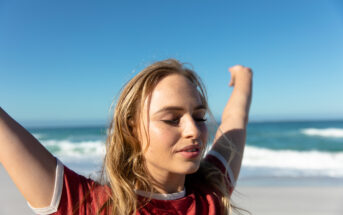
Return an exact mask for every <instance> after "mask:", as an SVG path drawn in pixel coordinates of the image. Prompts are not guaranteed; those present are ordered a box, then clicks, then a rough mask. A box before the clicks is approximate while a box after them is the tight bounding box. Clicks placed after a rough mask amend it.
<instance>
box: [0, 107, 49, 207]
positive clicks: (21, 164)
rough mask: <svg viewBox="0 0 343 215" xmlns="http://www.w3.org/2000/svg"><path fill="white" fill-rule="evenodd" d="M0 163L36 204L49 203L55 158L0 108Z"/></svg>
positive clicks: (40, 205) (27, 197) (33, 203)
mask: <svg viewBox="0 0 343 215" xmlns="http://www.w3.org/2000/svg"><path fill="white" fill-rule="evenodd" d="M0 163H1V164H2V165H3V166H4V168H5V169H6V170H7V172H8V174H9V175H10V177H11V178H12V180H13V182H14V183H15V184H16V186H17V187H18V189H19V190H20V192H21V193H22V194H23V195H24V197H25V199H26V200H27V201H28V202H29V203H30V204H31V205H32V206H33V207H37V208H42V207H47V206H49V204H50V202H51V198H52V196H53V192H54V182H55V169H56V159H55V157H54V156H53V155H52V154H50V153H49V152H48V151H47V150H46V149H45V148H44V147H43V146H42V145H41V144H40V143H39V141H38V140H36V139H35V138H34V137H33V136H32V135H31V134H30V133H29V132H28V131H27V130H25V129H24V128H23V127H22V126H21V125H19V123H17V122H16V121H15V120H13V119H12V118H11V117H10V116H9V115H8V114H7V113H6V112H5V111H4V110H3V109H2V108H1V107H0Z"/></svg>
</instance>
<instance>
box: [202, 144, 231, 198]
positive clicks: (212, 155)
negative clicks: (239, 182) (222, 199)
mask: <svg viewBox="0 0 343 215" xmlns="http://www.w3.org/2000/svg"><path fill="white" fill-rule="evenodd" d="M205 160H206V161H208V162H210V163H212V164H213V165H215V166H216V167H218V169H220V171H221V172H222V173H223V174H224V175H225V176H226V177H227V179H228V181H229V192H230V195H231V193H232V192H233V190H234V187H235V186H236V181H235V178H234V175H233V172H232V170H231V168H230V165H229V163H228V162H227V161H226V160H225V158H224V157H223V156H222V155H221V154H220V153H219V152H217V151H215V150H213V149H211V150H210V151H209V152H208V153H207V154H206V157H205Z"/></svg>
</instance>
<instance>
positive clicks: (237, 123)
mask: <svg viewBox="0 0 343 215" xmlns="http://www.w3.org/2000/svg"><path fill="white" fill-rule="evenodd" d="M229 71H230V72H231V75H232V80H231V83H230V85H231V86H234V90H233V93H232V95H231V97H230V99H229V101H228V103H227V105H226V107H225V109H224V112H223V116H222V123H221V125H220V129H221V131H222V132H220V131H218V132H217V135H216V139H215V143H214V146H213V147H214V149H215V150H216V151H218V152H219V153H220V154H222V155H223V156H224V157H225V158H226V159H227V160H228V159H229V156H230V154H229V153H228V151H227V149H226V148H225V144H227V142H225V141H223V139H222V136H223V134H225V135H226V136H227V137H228V138H229V139H231V140H233V143H234V144H235V146H236V148H237V149H238V150H239V151H240V152H241V153H243V150H244V145H245V135H246V134H245V133H246V132H245V131H246V125H247V120H248V113H249V108H250V102H251V91H252V89H251V88H252V72H251V70H250V69H249V68H246V67H243V66H239V65H238V66H234V67H231V68H230V69H229ZM192 93H193V92H192V90H191V89H190V90H189V94H190V96H191V94H192ZM174 102H176V103H177V102H180V103H179V106H180V105H181V106H182V110H181V112H180V113H179V116H180V115H181V116H182V117H183V118H181V117H180V120H179V122H180V127H174V128H173V129H174V130H172V131H171V130H170V127H168V129H169V131H168V130H164V132H171V133H164V134H168V135H170V137H171V138H176V139H177V140H182V141H174V142H173V141H172V142H169V145H168V146H167V148H164V152H165V153H164V155H168V156H172V157H173V159H174V158H175V159H174V160H173V162H174V164H175V165H172V168H174V169H170V170H165V169H163V168H161V167H160V166H158V162H154V160H151V162H150V164H149V165H150V166H148V169H149V170H151V171H152V172H154V175H155V176H156V178H155V179H156V181H157V182H159V183H158V188H157V190H158V191H159V192H161V193H172V192H177V191H180V190H182V189H183V184H184V176H185V174H188V173H191V172H194V171H196V169H197V166H198V165H199V159H198V158H195V159H184V158H183V157H182V156H179V154H177V153H176V152H177V151H178V150H179V149H181V148H182V147H185V146H188V145H190V144H200V143H202V144H203V143H204V139H206V138H205V134H206V135H207V131H205V130H204V127H202V122H201V120H200V118H201V117H202V115H203V112H204V110H203V109H201V108H199V103H198V102H199V101H198V100H197V99H194V100H192V101H189V102H186V103H183V102H184V101H181V100H177V99H176V100H174ZM156 111H158V110H156ZM156 111H155V112H152V111H151V112H150V113H151V114H154V113H156ZM174 113H175V112H174ZM169 116H170V115H168V113H165V115H163V116H162V115H159V116H158V115H150V116H149V117H150V126H151V127H150V128H149V129H163V128H162V127H160V128H158V127H156V126H157V124H160V125H162V124H163V123H164V124H165V123H168V122H166V120H167V121H168V120H174V119H167V117H169ZM173 116H174V115H173ZM158 117H160V118H158ZM161 117H162V118H161ZM163 117H164V118H163ZM163 120H164V122H163ZM154 123H155V125H154ZM165 125H167V124H165ZM165 125H164V126H165ZM169 125H170V124H169ZM154 126H155V127H154ZM164 128H166V127H164ZM155 134H156V135H157V136H155V137H154V138H155V139H156V140H158V139H159V138H160V136H158V135H159V134H158V133H155ZM174 140H175V139H174ZM173 143H177V144H173ZM150 150H151V149H150ZM150 152H151V151H150ZM148 153H149V151H148ZM241 161H242V157H241V156H235V158H234V160H233V162H231V168H232V170H233V172H234V175H235V178H236V179H237V178H238V175H239V170H240V166H241ZM180 162H181V163H183V164H186V165H185V166H184V167H182V168H181V169H180V168H178V167H177V164H178V163H180ZM0 163H1V164H2V165H3V166H4V168H5V169H6V171H7V172H8V174H9V175H10V177H11V178H12V180H13V181H14V183H15V184H16V186H17V187H18V189H19V190H20V192H21V193H22V194H23V196H24V197H25V198H26V200H27V201H28V202H29V203H30V204H31V205H32V206H33V207H36V208H42V207H47V206H49V205H50V202H51V198H52V195H53V189H54V180H55V169H56V159H55V157H54V156H53V155H52V154H50V153H49V152H48V151H47V150H46V149H45V148H44V147H43V146H42V145H41V144H40V142H39V141H38V140H37V139H35V138H34V137H33V136H32V135H31V134H30V133H29V132H28V131H26V130H25V129H24V128H23V127H22V126H20V125H19V124H18V123H17V122H16V121H15V120H14V119H12V118H11V117H10V116H9V115H8V114H7V113H6V112H5V111H4V110H3V109H2V108H0ZM167 178H168V179H169V180H172V181H173V183H171V184H169V185H168V183H166V181H165V180H166V179H167Z"/></svg>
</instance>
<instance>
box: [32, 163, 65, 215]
mask: <svg viewBox="0 0 343 215" xmlns="http://www.w3.org/2000/svg"><path fill="white" fill-rule="evenodd" d="M56 161H57V165H56V175H55V185H54V194H53V196H52V199H51V202H50V205H49V206H48V207H45V208H34V207H32V206H31V205H30V203H29V202H27V204H28V205H29V207H30V208H31V209H32V210H33V212H34V213H36V214H40V215H47V214H52V213H55V212H56V211H57V209H58V206H59V204H60V200H61V196H62V188H63V174H64V166H63V164H62V162H61V161H60V160H58V159H57V158H56Z"/></svg>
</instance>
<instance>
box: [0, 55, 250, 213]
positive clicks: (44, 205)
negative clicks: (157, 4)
mask: <svg viewBox="0 0 343 215" xmlns="http://www.w3.org/2000/svg"><path fill="white" fill-rule="evenodd" d="M229 71H230V72H231V82H230V84H229V85H230V86H234V90H233V92H232V95H231V97H230V99H229V101H228V103H227V105H226V107H225V109H224V112H223V115H222V121H221V124H220V126H219V129H218V131H217V133H216V136H215V139H214V142H213V145H212V148H211V150H210V151H209V152H208V153H207V154H205V148H206V145H207V144H206V143H207V138H208V134H207V133H208V132H207V126H206V124H205V121H206V119H205V116H206V114H207V113H208V106H207V101H206V94H205V91H204V88H203V86H202V84H201V81H200V79H199V78H198V77H197V75H196V74H195V73H194V72H193V71H191V70H190V69H187V68H185V67H184V66H183V65H182V64H180V63H179V62H178V61H176V60H173V59H169V60H165V61H160V62H157V63H154V64H152V65H150V66H149V67H147V68H145V69H144V70H143V71H141V72H140V73H139V74H137V75H136V76H135V77H134V78H133V79H132V80H130V81H129V82H128V83H127V84H126V86H125V87H124V89H123V91H122V93H121V96H120V98H119V99H118V101H117V105H116V108H115V112H114V117H113V120H112V122H111V125H110V127H109V132H108V138H107V143H106V144H107V152H106V157H105V162H104V172H105V177H104V178H106V180H105V182H104V183H105V184H104V185H101V184H100V183H97V182H94V181H92V180H90V179H86V178H85V177H83V176H80V175H78V174H76V173H74V172H73V171H71V170H70V169H68V168H67V167H65V166H64V165H63V164H62V163H61V162H60V161H59V160H58V159H56V158H55V157H54V156H53V155H51V154H50V153H49V152H48V151H47V150H46V149H45V148H44V147H43V146H42V145H41V144H40V143H39V142H38V141H37V140H36V139H35V138H34V137H33V136H32V135H31V134H30V133H28V132H27V131H26V130H25V129H24V128H23V127H21V126H20V125H19V124H18V123H16V122H15V121H14V120H13V119H11V118H10V117H9V116H8V115H7V114H6V113H5V112H4V111H3V110H2V109H1V108H0V131H1V132H0V162H1V163H2V164H3V166H4V167H5V169H6V170H7V171H8V173H9V175H10V177H11V178H12V180H13V181H14V183H15V184H16V186H17V187H18V189H19V190H20V191H21V193H22V194H23V195H24V197H25V198H26V199H27V201H28V203H29V205H30V206H31V207H32V208H33V210H34V211H35V212H37V213H38V214H51V213H54V214H97V213H98V214H133V213H136V214H228V213H230V211H231V208H232V205H231V203H230V196H231V193H232V191H233V188H234V184H235V181H236V180H237V178H238V174H239V170H240V166H241V161H242V154H243V150H244V145H245V136H246V125H247V121H248V113H249V107H250V102H251V92H252V72H251V69H249V68H246V67H243V66H240V65H237V66H234V67H231V68H230V69H229Z"/></svg>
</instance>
